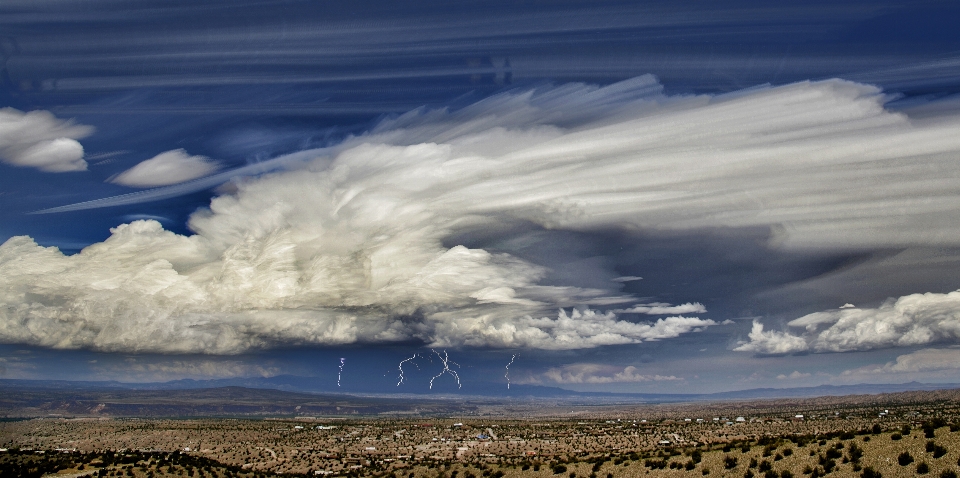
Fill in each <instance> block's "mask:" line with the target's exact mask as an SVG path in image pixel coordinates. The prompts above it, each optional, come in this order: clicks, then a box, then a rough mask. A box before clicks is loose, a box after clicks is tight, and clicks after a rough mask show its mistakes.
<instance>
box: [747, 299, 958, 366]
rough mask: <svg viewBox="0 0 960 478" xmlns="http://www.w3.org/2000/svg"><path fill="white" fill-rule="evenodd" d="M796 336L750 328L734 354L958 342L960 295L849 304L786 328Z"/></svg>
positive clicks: (760, 327) (760, 326)
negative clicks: (862, 305)
mask: <svg viewBox="0 0 960 478" xmlns="http://www.w3.org/2000/svg"><path fill="white" fill-rule="evenodd" d="M787 325H789V326H790V327H794V328H796V329H802V331H801V332H800V335H794V334H790V333H786V332H764V331H763V325H762V324H760V323H759V322H754V324H753V331H752V332H751V333H750V336H749V338H750V340H749V342H747V343H744V344H741V345H740V346H739V347H737V348H735V349H734V350H738V351H742V352H756V353H792V352H802V351H808V350H809V351H812V352H849V351H854V350H870V349H876V348H885V347H903V346H911V345H924V344H930V343H938V342H956V341H958V340H960V291H954V292H949V293H946V294H938V293H926V294H911V295H906V296H903V297H900V298H899V299H896V300H890V301H887V302H886V303H884V304H883V305H881V306H880V307H877V308H873V309H869V308H868V309H860V308H856V307H853V306H850V304H845V305H844V306H842V307H840V308H838V309H834V310H827V311H823V312H815V313H812V314H808V315H805V316H803V317H800V318H798V319H794V320H792V321H790V322H788V323H787ZM774 350H776V351H774Z"/></svg>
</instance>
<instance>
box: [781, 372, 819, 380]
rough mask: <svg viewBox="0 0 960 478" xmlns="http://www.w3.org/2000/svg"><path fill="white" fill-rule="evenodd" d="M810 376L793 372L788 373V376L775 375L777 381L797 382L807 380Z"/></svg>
mask: <svg viewBox="0 0 960 478" xmlns="http://www.w3.org/2000/svg"><path fill="white" fill-rule="evenodd" d="M810 376H811V374H809V373H805V372H800V371H797V370H794V371H793V372H791V373H790V375H784V374H782V373H781V374H780V375H777V380H799V379H801V378H809V377H810Z"/></svg>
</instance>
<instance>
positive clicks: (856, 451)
mask: <svg viewBox="0 0 960 478" xmlns="http://www.w3.org/2000/svg"><path fill="white" fill-rule="evenodd" d="M849 453H850V461H852V462H854V463H857V462H859V461H860V459H861V458H863V448H860V447H858V446H857V444H856V443H853V442H851V443H850V447H849Z"/></svg>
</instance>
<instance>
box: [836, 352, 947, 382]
mask: <svg viewBox="0 0 960 478" xmlns="http://www.w3.org/2000/svg"><path fill="white" fill-rule="evenodd" d="M958 370H960V349H953V348H950V349H922V350H917V351H915V352H911V353H909V354H904V355H900V356H898V357H897V359H896V361H893V362H887V363H886V364H884V365H868V366H866V367H860V368H856V369H851V370H845V371H843V373H842V374H841V376H849V375H877V374H901V373H905V374H916V373H929V372H956V371H958Z"/></svg>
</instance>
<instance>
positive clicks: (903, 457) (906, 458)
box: [897, 451, 913, 466]
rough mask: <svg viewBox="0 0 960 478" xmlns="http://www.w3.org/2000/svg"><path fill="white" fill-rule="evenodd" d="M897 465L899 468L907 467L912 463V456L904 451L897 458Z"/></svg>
mask: <svg viewBox="0 0 960 478" xmlns="http://www.w3.org/2000/svg"><path fill="white" fill-rule="evenodd" d="M897 463H899V464H900V466H907V465H909V464H911V463H913V456H912V455H911V454H910V453H909V452H906V451H905V452H903V453H901V454H900V455H899V456H897Z"/></svg>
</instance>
